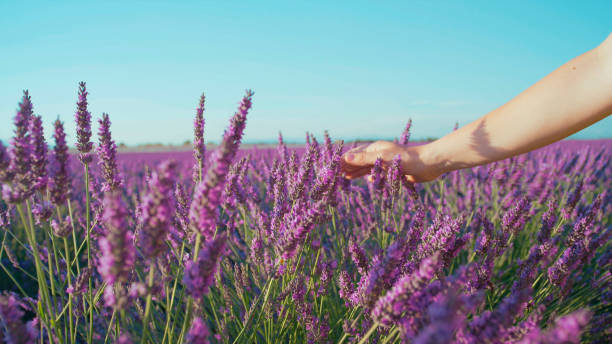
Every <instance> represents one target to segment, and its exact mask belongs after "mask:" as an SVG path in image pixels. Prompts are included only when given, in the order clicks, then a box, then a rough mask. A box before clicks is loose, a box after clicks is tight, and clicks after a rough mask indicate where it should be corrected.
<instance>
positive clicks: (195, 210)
mask: <svg viewBox="0 0 612 344" xmlns="http://www.w3.org/2000/svg"><path fill="white" fill-rule="evenodd" d="M252 96H253V92H251V91H247V92H246V95H245V96H244V98H242V102H241V103H240V106H239V108H238V111H237V112H236V113H235V114H234V117H232V119H231V121H230V127H229V129H228V130H227V131H226V132H225V134H224V135H223V140H222V142H221V145H220V146H219V148H217V150H216V151H215V153H214V155H213V156H212V159H211V161H212V162H213V166H211V168H209V169H208V170H207V173H206V177H205V178H204V180H203V181H202V182H201V183H199V184H198V186H197V189H196V192H195V195H194V201H193V202H192V204H191V209H190V211H189V219H190V221H191V225H192V226H194V227H195V229H196V230H197V231H199V232H200V233H201V234H202V235H203V236H204V239H206V240H208V239H209V238H212V236H213V234H214V232H215V227H216V225H217V219H218V207H219V205H220V204H221V201H222V200H221V193H222V192H223V188H224V184H225V177H226V176H227V173H228V171H229V167H230V164H231V163H232V160H233V159H234V157H235V156H236V153H237V151H238V148H239V146H240V140H241V139H242V133H243V131H244V127H245V124H246V115H247V113H248V111H249V109H250V108H251V98H252Z"/></svg>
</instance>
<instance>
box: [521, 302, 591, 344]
mask: <svg viewBox="0 0 612 344" xmlns="http://www.w3.org/2000/svg"><path fill="white" fill-rule="evenodd" d="M590 318H591V313H589V312H588V311H586V310H578V311H575V312H573V313H571V314H568V315H566V316H564V317H561V318H559V319H557V320H556V321H555V326H554V327H553V328H551V329H549V330H548V331H546V332H544V333H542V332H541V331H540V329H539V328H536V329H534V330H533V331H531V332H529V333H528V334H527V335H526V336H525V337H524V338H523V339H522V340H521V341H519V343H520V344H555V343H576V344H578V343H580V342H581V341H580V335H581V333H582V330H584V328H585V327H586V325H587V323H588V322H589V319H590Z"/></svg>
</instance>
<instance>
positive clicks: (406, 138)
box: [399, 118, 412, 145]
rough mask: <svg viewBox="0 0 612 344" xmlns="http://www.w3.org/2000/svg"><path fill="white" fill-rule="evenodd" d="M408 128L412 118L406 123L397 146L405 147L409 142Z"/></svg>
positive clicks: (410, 125)
mask: <svg viewBox="0 0 612 344" xmlns="http://www.w3.org/2000/svg"><path fill="white" fill-rule="evenodd" d="M410 127H412V118H409V119H408V123H406V128H405V129H404V132H402V136H401V137H400V140H399V144H401V145H407V144H408V141H409V140H410Z"/></svg>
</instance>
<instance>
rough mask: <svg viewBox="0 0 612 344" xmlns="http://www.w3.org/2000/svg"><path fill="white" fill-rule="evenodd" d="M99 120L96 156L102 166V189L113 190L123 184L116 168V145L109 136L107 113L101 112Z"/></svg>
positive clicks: (105, 190) (109, 123)
mask: <svg viewBox="0 0 612 344" xmlns="http://www.w3.org/2000/svg"><path fill="white" fill-rule="evenodd" d="M99 122H100V128H99V130H98V136H99V138H100V144H99V146H98V156H99V158H100V160H99V162H98V163H99V164H100V165H101V166H102V176H103V177H104V182H103V183H102V191H104V192H107V191H110V192H115V191H116V190H118V189H119V187H121V185H122V184H123V181H122V180H121V178H120V177H119V170H118V168H117V145H116V144H115V141H113V139H112V137H111V131H110V125H111V122H110V118H109V117H108V114H106V113H103V114H102V119H100V120H99Z"/></svg>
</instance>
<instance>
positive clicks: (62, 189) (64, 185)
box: [50, 119, 72, 205]
mask: <svg viewBox="0 0 612 344" xmlns="http://www.w3.org/2000/svg"><path fill="white" fill-rule="evenodd" d="M54 125H55V131H54V133H53V138H54V139H55V147H54V148H53V164H52V179H51V186H50V196H51V200H52V201H53V203H55V205H60V204H63V203H64V202H66V200H67V199H68V198H69V197H70V193H71V192H72V188H71V187H70V186H71V185H70V167H69V158H70V156H69V154H68V146H67V145H66V133H65V132H64V124H63V123H62V122H61V121H60V120H59V119H57V120H56V121H55V124H54Z"/></svg>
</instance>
